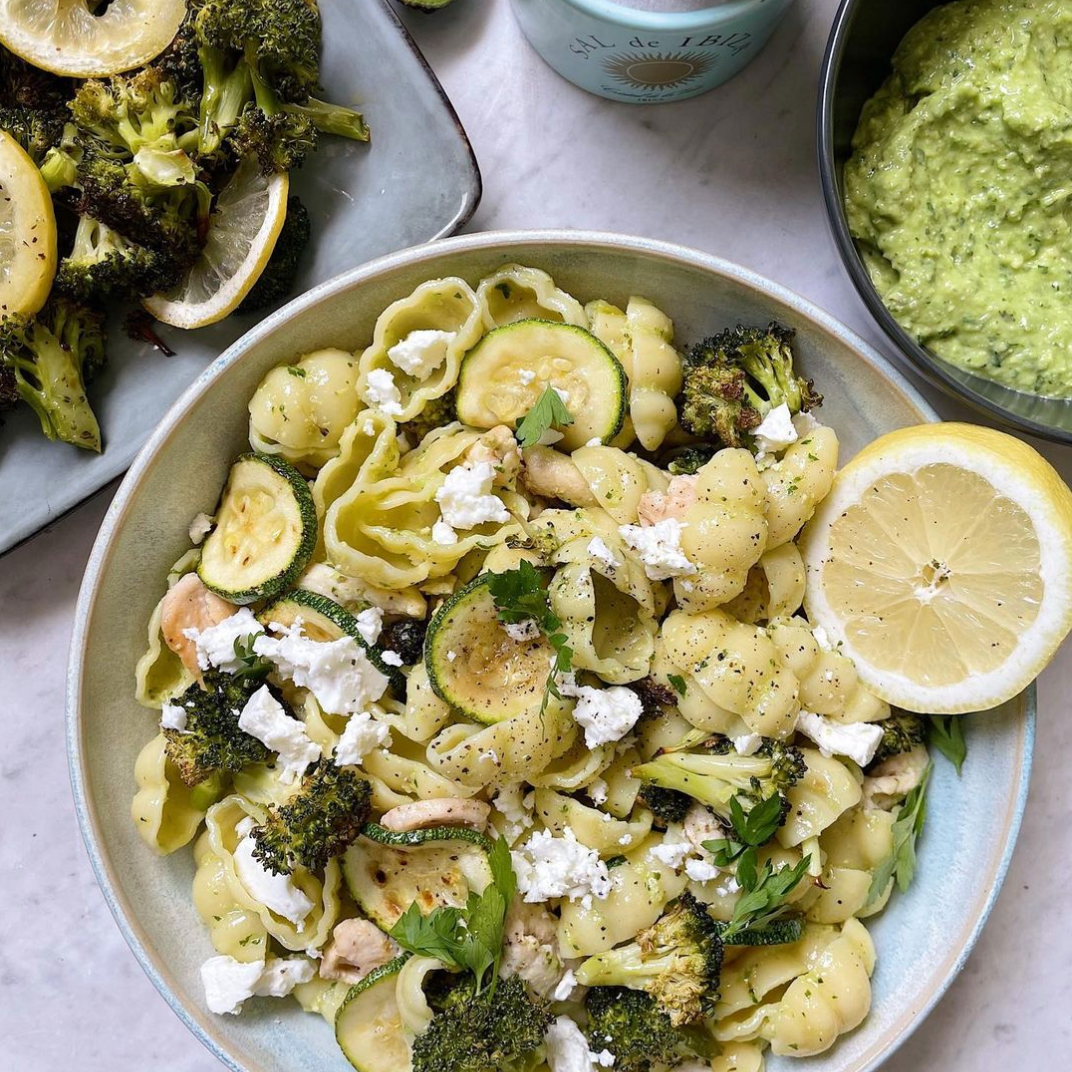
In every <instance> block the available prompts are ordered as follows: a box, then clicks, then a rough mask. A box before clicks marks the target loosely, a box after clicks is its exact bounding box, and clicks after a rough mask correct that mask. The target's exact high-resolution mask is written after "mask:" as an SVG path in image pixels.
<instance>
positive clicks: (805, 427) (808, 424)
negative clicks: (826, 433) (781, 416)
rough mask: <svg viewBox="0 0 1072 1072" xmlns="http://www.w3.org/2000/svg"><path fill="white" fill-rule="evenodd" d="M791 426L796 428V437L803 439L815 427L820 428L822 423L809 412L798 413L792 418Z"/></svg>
mask: <svg viewBox="0 0 1072 1072" xmlns="http://www.w3.org/2000/svg"><path fill="white" fill-rule="evenodd" d="M793 427H794V428H795V429H796V433H797V436H798V438H800V439H803V438H804V437H805V436H806V435H808V434H809V433H810V432H814V431H815V429H816V428H822V425H821V424H820V423H819V422H818V421H817V420H816V419H815V418H814V417H813V416H812V415H811V414H810V413H798V414H797V415H796V416H795V417H794V418H793Z"/></svg>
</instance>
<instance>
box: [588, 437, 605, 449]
mask: <svg viewBox="0 0 1072 1072" xmlns="http://www.w3.org/2000/svg"><path fill="white" fill-rule="evenodd" d="M585 446H586V447H601V446H603V440H602V439H600V438H599V436H592V438H591V439H589V440H588V442H587V443H585Z"/></svg>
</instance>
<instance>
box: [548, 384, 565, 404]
mask: <svg viewBox="0 0 1072 1072" xmlns="http://www.w3.org/2000/svg"><path fill="white" fill-rule="evenodd" d="M551 390H552V391H554V392H555V394H556V395H558V397H559V398H561V399H562V405H564V406H568V405H569V400H570V393H569V391H567V390H566V389H565V387H555V386H554V385H552V386H551Z"/></svg>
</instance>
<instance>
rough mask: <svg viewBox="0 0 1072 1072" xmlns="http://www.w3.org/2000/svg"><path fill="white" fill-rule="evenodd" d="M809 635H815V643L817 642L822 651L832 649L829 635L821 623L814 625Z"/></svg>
mask: <svg viewBox="0 0 1072 1072" xmlns="http://www.w3.org/2000/svg"><path fill="white" fill-rule="evenodd" d="M811 635H812V636H813V637H815V643H816V644H818V645H819V647H820V648H821V649H822V650H823V651H833V650H834V645H833V644H831V643H830V637H829V635H828V634H827V632H826V630H825V629H824V628H823V627H822V626H821V625H817V626H815V628H814V629H812V631H811Z"/></svg>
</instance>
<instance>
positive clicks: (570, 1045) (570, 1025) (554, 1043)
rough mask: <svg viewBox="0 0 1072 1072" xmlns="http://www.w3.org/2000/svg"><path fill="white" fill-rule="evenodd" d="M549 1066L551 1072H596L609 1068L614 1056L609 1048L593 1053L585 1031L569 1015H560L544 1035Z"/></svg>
mask: <svg viewBox="0 0 1072 1072" xmlns="http://www.w3.org/2000/svg"><path fill="white" fill-rule="evenodd" d="M544 1044H545V1046H546V1048H547V1058H546V1060H547V1067H548V1068H549V1069H550V1070H551V1072H594V1070H595V1069H596V1068H609V1067H610V1066H611V1065H613V1064H614V1056H613V1054H611V1052H610V1051H609V1050H606V1049H604V1050H602V1051H601V1052H600V1053H593V1052H592V1051H591V1050H589V1049H588V1040H587V1039H586V1038H585V1037H584V1032H583V1031H581V1029H580V1028H579V1027H578V1026H577V1024H576V1023H575V1022H574V1021H573V1020H572V1019H571V1018H570V1017H569V1016H559V1017H558V1018H557V1019H556V1020H555V1022H554V1023H553V1024H551V1026H550V1027H549V1028H548V1029H547V1033H546V1034H545V1035H544Z"/></svg>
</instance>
